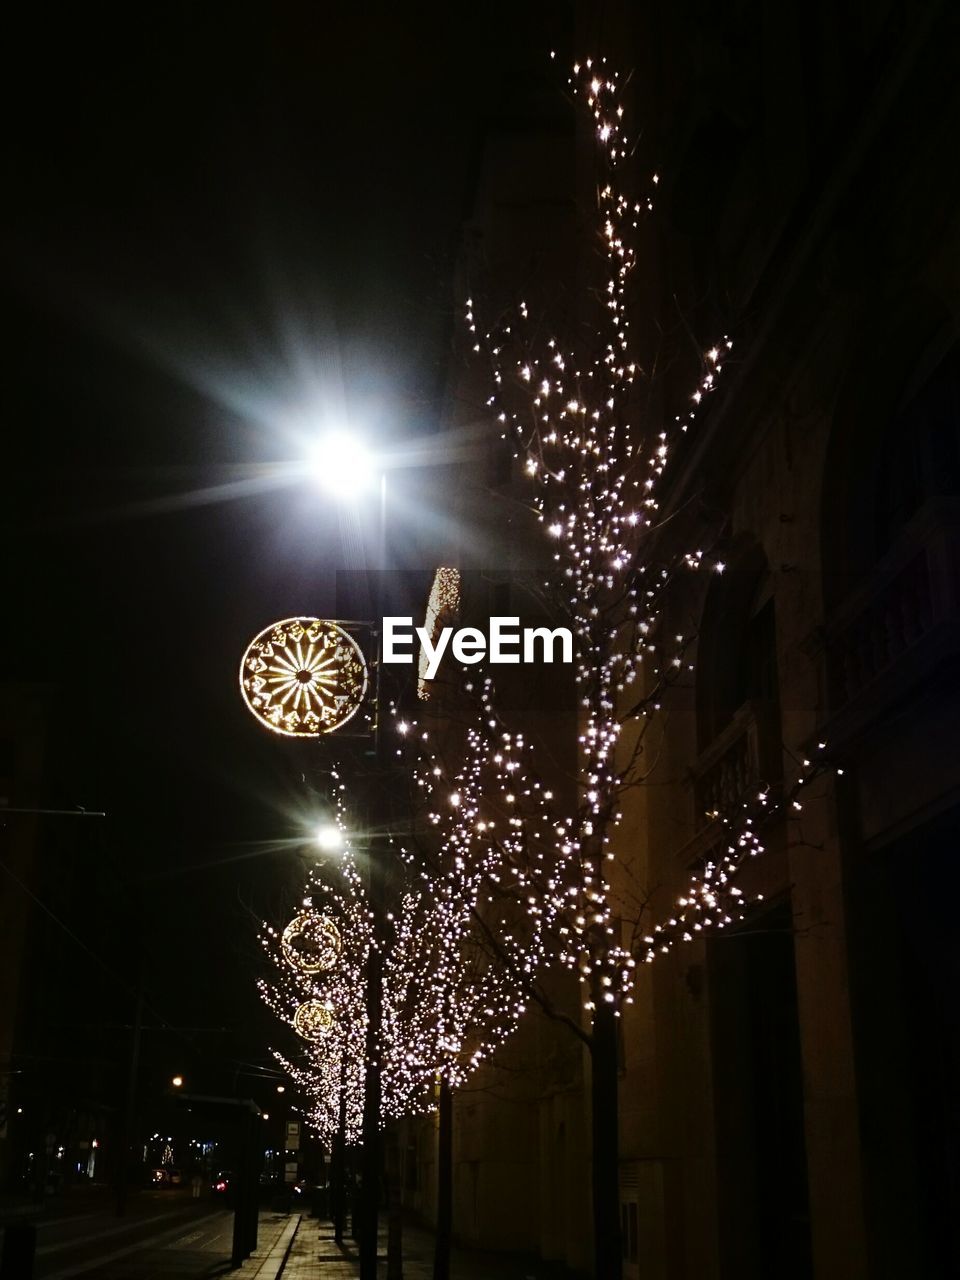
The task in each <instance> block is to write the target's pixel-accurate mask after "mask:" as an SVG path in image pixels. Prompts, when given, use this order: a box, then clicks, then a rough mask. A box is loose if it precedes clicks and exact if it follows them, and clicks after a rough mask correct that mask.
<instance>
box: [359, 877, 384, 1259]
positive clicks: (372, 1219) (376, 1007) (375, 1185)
mask: <svg viewBox="0 0 960 1280" xmlns="http://www.w3.org/2000/svg"><path fill="white" fill-rule="evenodd" d="M377 861H378V859H377V856H376V855H375V856H374V858H373V863H374V865H375V866H376V864H377ZM377 878H379V877H378V876H377V874H376V873H374V875H372V876H371V888H372V881H373V880H374V879H377ZM370 897H371V902H373V901H374V899H375V898H376V901H377V902H378V903H379V895H375V894H374V892H372V891H371V894H370ZM377 918H378V919H379V916H378V917H377ZM382 975H383V970H382V963H381V956H380V951H379V950H378V948H377V947H371V949H370V955H369V957H368V959H367V1044H366V1051H367V1063H366V1079H365V1081H364V1094H363V1150H362V1153H361V1170H362V1182H361V1187H360V1239H359V1245H360V1280H377V1228H378V1225H379V1223H378V1216H379V1208H380V1179H381V1177H382V1176H383V1163H382V1160H381V1155H382V1151H383V1146H382V1141H381V1133H380V1110H381V1105H380V1098H381V1081H380V1052H381V1049H380V1034H381V1014H382V998H383V988H382V981H383V976H382Z"/></svg>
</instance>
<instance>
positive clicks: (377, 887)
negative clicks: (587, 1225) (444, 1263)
mask: <svg viewBox="0 0 960 1280" xmlns="http://www.w3.org/2000/svg"><path fill="white" fill-rule="evenodd" d="M386 527H387V474H386V472H385V471H383V472H381V474H380V512H379V520H378V533H377V553H376V554H377V567H376V573H377V577H376V578H375V580H374V581H375V589H374V590H373V591H372V592H371V593H370V594H371V597H372V603H373V605H374V615H375V616H376V614H377V613H378V612H379V611H380V609H381V607H382V604H383V590H382V585H381V581H380V575H381V574H382V573H383V571H384V567H385V563H386V554H387V546H386V539H387V535H386ZM381 630H382V628H381ZM381 645H382V636H381ZM379 658H380V661H378V663H377V678H378V687H379V678H380V666H381V662H382V654H381V655H379ZM382 712H383V708H382V707H381V706H380V705H379V698H378V706H377V727H376V738H375V742H374V751H375V759H376V762H377V766H378V770H379V766H380V764H381V761H382V751H381V747H382V735H381V732H380V717H381V715H382ZM372 801H373V797H371V803H370V804H369V805H368V812H369V813H370V814H371V816H372V817H373V818H374V822H373V823H372V824H371V825H372V826H373V827H374V828H376V827H377V826H379V825H380V824H379V823H378V822H377V821H376V819H377V818H378V817H379V814H377V813H375V812H374V807H375V806H374V803H372ZM380 803H382V791H380V790H379V789H378V801H377V807H378V808H379V804H380ZM378 845H379V841H378V840H376V839H371V841H370V854H369V866H370V879H369V886H370V912H371V915H372V916H373V945H372V946H371V948H370V955H369V957H368V959H367V997H366V1003H367V1039H366V1062H365V1074H364V1090H363V1152H362V1155H361V1164H360V1168H361V1179H362V1185H361V1191H360V1195H361V1200H360V1238H359V1244H360V1280H377V1237H378V1234H379V1221H378V1217H379V1209H380V1179H381V1174H382V1170H383V1141H382V1136H381V1132H380V1114H381V1110H382V1105H381V1103H382V1081H381V1074H380V1068H381V1043H380V1041H381V1033H382V1025H383V940H384V933H385V930H384V923H385V922H384V897H385V888H386V886H385V882H384V881H385V872H386V868H385V866H384V855H383V851H382V850H381V849H380V848H379V847H378Z"/></svg>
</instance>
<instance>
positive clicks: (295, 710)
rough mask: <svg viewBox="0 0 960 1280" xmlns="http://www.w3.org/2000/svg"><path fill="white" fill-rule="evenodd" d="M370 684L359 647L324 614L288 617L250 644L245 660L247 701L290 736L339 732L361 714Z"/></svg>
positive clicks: (259, 716)
mask: <svg viewBox="0 0 960 1280" xmlns="http://www.w3.org/2000/svg"><path fill="white" fill-rule="evenodd" d="M367 685H368V677H367V664H366V661H365V660H364V656H363V653H362V651H361V649H360V646H359V645H358V644H357V642H356V640H354V638H353V636H351V635H350V634H349V633H348V632H346V631H344V629H343V627H341V626H339V625H338V624H337V623H336V622H330V621H328V620H325V619H322V618H284V619H283V621H282V622H275V623H273V625H272V626H269V627H265V628H264V629H263V631H261V632H260V634H259V635H258V636H257V637H256V638H255V639H254V640H252V641H251V642H250V644H249V645H248V646H247V650H246V652H245V653H244V655H243V658H242V660H241V662H240V692H241V693H242V694H243V700H244V702H245V703H246V704H247V706H248V707H249V708H250V710H251V711H252V712H253V714H254V715H255V716H256V717H257V719H258V720H259V721H260V723H261V724H262V725H264V726H265V727H266V728H267V729H272V730H273V732H274V733H282V734H284V735H285V736H286V737H288V738H319V737H320V736H321V735H323V734H325V733H334V732H335V731H336V730H337V729H342V728H343V726H344V725H345V724H346V723H347V721H348V720H350V719H351V718H352V717H353V716H354V715H356V713H357V710H358V709H359V707H360V705H361V703H362V702H363V699H364V697H365V696H366V692H367Z"/></svg>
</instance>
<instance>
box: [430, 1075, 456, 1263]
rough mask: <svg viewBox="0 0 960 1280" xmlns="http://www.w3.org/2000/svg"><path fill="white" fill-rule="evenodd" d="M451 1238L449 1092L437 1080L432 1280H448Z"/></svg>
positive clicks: (447, 1085)
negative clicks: (434, 1232) (434, 1223)
mask: <svg viewBox="0 0 960 1280" xmlns="http://www.w3.org/2000/svg"><path fill="white" fill-rule="evenodd" d="M452 1239H453V1091H452V1089H451V1088H450V1082H449V1080H448V1079H447V1077H446V1076H442V1077H441V1079H440V1103H439V1107H438V1115H437V1237H436V1240H435V1242H434V1252H433V1280H450V1245H451V1241H452Z"/></svg>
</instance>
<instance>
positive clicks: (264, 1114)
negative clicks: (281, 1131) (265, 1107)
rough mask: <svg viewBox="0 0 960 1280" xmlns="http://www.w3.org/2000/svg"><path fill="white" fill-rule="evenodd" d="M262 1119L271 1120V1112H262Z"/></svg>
mask: <svg viewBox="0 0 960 1280" xmlns="http://www.w3.org/2000/svg"><path fill="white" fill-rule="evenodd" d="M260 1119H261V1120H269V1119H270V1112H269V1111H262V1112H261V1113H260Z"/></svg>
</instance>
